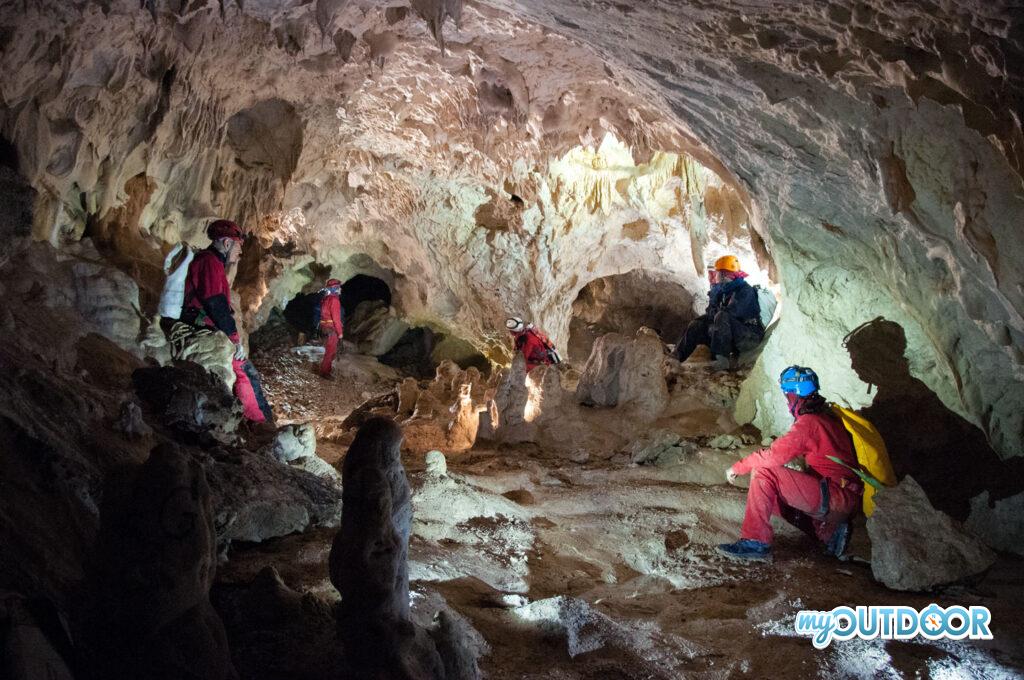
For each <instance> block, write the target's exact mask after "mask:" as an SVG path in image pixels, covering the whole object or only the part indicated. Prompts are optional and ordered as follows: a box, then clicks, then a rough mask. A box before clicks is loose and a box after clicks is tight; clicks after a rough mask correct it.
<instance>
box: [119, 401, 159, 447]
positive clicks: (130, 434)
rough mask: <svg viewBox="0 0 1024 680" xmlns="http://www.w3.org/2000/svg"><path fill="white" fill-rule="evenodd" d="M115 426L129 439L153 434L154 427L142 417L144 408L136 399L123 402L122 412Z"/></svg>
mask: <svg viewBox="0 0 1024 680" xmlns="http://www.w3.org/2000/svg"><path fill="white" fill-rule="evenodd" d="M114 427H115V428H116V429H117V431H118V432H120V433H121V434H123V435H124V436H125V437H126V438H128V439H141V438H143V437H148V436H149V435H151V434H153V428H151V427H150V426H149V425H147V424H146V421H145V420H143V418H142V408H140V407H139V404H138V403H137V402H136V401H134V400H128V401H124V402H122V403H121V412H120V414H119V415H118V417H117V421H116V422H115V423H114Z"/></svg>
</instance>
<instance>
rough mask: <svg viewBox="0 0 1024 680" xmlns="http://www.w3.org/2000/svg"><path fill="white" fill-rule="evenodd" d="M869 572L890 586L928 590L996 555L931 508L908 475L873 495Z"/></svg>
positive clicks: (958, 577)
mask: <svg viewBox="0 0 1024 680" xmlns="http://www.w3.org/2000/svg"><path fill="white" fill-rule="evenodd" d="M867 528H868V536H870V538H871V573H872V574H873V575H874V577H875V579H876V580H878V581H880V582H881V583H883V584H885V585H886V586H887V587H889V588H892V589H893V590H928V589H930V588H934V587H935V586H941V585H945V584H947V583H954V582H956V581H960V580H962V579H966V578H969V577H971V576H976V575H978V574H980V573H981V572H983V571H985V570H986V569H988V568H989V567H990V566H992V564H993V563H994V562H995V560H996V555H995V553H993V552H992V551H991V550H989V549H988V548H987V547H986V546H985V544H984V543H982V542H981V540H979V539H978V538H976V537H975V536H974V535H973V534H971V533H969V532H967V531H965V530H964V528H963V526H961V525H960V523H959V522H956V521H954V520H953V519H951V518H950V517H949V515H946V514H945V513H942V512H940V511H938V510H936V509H935V508H934V507H932V504H931V503H930V502H929V501H928V497H927V496H925V493H924V490H922V489H921V487H920V486H919V485H918V484H917V482H915V481H914V479H913V477H905V478H904V479H903V481H902V482H900V483H899V485H898V486H895V487H887V488H885V489H882V490H880V491H878V492H877V493H876V494H875V512H874V513H873V514H872V515H871V517H869V518H868V523H867Z"/></svg>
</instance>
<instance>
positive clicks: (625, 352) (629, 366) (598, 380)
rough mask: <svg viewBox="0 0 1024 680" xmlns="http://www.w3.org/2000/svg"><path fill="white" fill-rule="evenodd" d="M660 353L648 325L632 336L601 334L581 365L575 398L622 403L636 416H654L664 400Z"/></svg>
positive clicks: (591, 402) (591, 403)
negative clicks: (581, 372) (587, 357)
mask: <svg viewBox="0 0 1024 680" xmlns="http://www.w3.org/2000/svg"><path fill="white" fill-rule="evenodd" d="M664 357H665V350H664V347H663V345H662V343H661V340H660V339H659V338H658V336H657V334H655V333H654V331H652V330H650V329H649V328H641V329H640V330H639V331H637V333H636V335H635V336H634V337H633V338H626V337H625V336H623V335H620V334H618V333H609V334H608V335H603V336H601V337H600V338H598V340H597V342H595V343H594V349H593V351H592V352H591V354H590V358H589V359H588V360H587V363H586V365H585V366H584V367H583V374H582V375H581V376H580V381H579V384H578V385H577V387H576V400H577V401H578V402H579V403H580V404H584V405H587V406H621V407H626V408H628V409H630V410H631V411H633V412H634V413H635V414H636V415H637V416H638V417H641V418H644V419H645V420H654V419H656V418H657V417H658V416H659V415H660V414H661V412H662V411H664V410H665V406H666V405H667V404H668V387H667V385H666V383H665V378H664V375H663V373H662V364H663V363H664Z"/></svg>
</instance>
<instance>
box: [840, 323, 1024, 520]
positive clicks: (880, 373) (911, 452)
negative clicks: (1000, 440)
mask: <svg viewBox="0 0 1024 680" xmlns="http://www.w3.org/2000/svg"><path fill="white" fill-rule="evenodd" d="M844 344H845V346H846V349H847V351H849V353H850V360H851V363H852V365H853V370H854V371H855V372H856V373H857V375H858V376H859V377H860V379H861V380H863V381H864V382H866V383H869V384H871V385H874V386H875V388H876V393H875V399H874V401H873V402H872V404H871V406H869V407H867V408H865V409H863V411H862V413H863V414H864V416H865V417H866V418H867V419H868V420H870V421H871V422H872V423H873V424H874V425H875V427H877V428H878V431H879V432H880V433H881V434H882V437H883V438H884V439H885V443H886V447H887V448H888V449H889V456H890V458H891V459H892V464H893V467H894V468H895V471H896V475H897V477H899V478H901V479H902V478H903V477H904V476H905V475H908V474H909V475H910V476H912V477H913V478H914V479H915V480H917V481H918V483H920V485H921V487H922V488H923V489H924V490H925V492H926V493H927V494H928V498H929V500H931V502H932V504H933V505H935V507H937V508H939V509H940V510H942V511H944V512H946V513H949V514H950V515H952V516H953V517H955V518H956V519H959V520H963V519H965V518H966V517H967V514H968V512H969V510H970V499H971V498H973V497H974V496H977V495H978V494H980V493H981V492H982V491H985V490H988V491H989V492H990V498H991V499H993V500H995V499H999V498H1005V497H1006V496H1011V495H1013V494H1015V493H1017V492H1019V491H1021V490H1022V489H1024V459H1011V460H1009V461H1004V460H1001V459H1000V458H999V455H998V454H997V453H996V452H995V451H994V450H993V449H992V447H991V446H990V445H989V442H988V439H987V438H986V436H985V434H984V433H983V432H982V431H981V429H979V428H978V427H977V426H976V425H974V424H973V423H971V422H969V421H968V420H966V419H965V418H963V417H962V416H960V415H959V414H957V413H954V412H953V411H951V410H950V409H948V408H947V407H946V405H945V404H943V403H942V400H941V399H939V397H938V396H937V395H936V394H935V393H934V392H932V391H931V390H930V389H928V386H927V385H925V384H924V383H923V382H921V381H920V380H918V379H917V378H915V377H914V376H913V375H911V373H910V363H909V362H908V361H907V358H906V354H905V352H906V349H907V338H906V334H905V333H904V331H903V328H902V327H901V326H900V325H899V324H898V323H896V322H894V321H889V320H887V319H884V318H882V317H878V318H876V319H874V320H872V321H869V322H868V323H865V324H863V325H862V326H860V327H859V328H857V329H855V330H854V331H852V332H851V333H850V335H848V336H847V338H846V340H845V342H844Z"/></svg>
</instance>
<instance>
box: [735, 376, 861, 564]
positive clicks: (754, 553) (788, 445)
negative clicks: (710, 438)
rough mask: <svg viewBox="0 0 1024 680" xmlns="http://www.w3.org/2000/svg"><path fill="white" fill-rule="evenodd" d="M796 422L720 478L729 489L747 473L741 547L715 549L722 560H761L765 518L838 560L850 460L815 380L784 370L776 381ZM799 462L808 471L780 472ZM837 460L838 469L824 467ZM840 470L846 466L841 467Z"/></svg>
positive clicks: (848, 511) (851, 476) (852, 502)
mask: <svg viewBox="0 0 1024 680" xmlns="http://www.w3.org/2000/svg"><path fill="white" fill-rule="evenodd" d="M779 384H780V385H781V387H782V393H783V394H784V395H785V396H786V401H787V402H788V404H789V412H790V413H791V414H792V416H793V418H794V420H795V421H796V422H794V423H793V427H791V428H790V430H789V432H787V433H786V434H785V435H783V436H782V437H780V438H778V439H776V440H775V441H774V442H773V443H772V445H771V447H769V448H768V449H764V450H762V451H756V452H754V453H752V454H750V455H749V456H747V457H746V458H744V459H743V460H741V461H739V462H737V463H735V464H734V465H733V466H732V467H730V468H729V469H728V470H727V471H726V478H727V479H728V480H729V482H730V483H731V482H733V481H734V480H735V479H736V477H738V476H740V475H745V474H750V475H751V479H750V489H749V491H748V492H747V509H746V514H745V515H744V517H743V527H742V529H741V530H740V540H738V541H736V542H735V543H727V544H724V545H720V546H718V551H719V552H721V553H722V554H724V555H726V556H728V557H733V558H739V559H746V560H767V559H770V558H771V554H772V526H771V521H770V520H771V517H772V515H779V516H780V517H782V518H783V519H785V520H786V521H788V522H789V523H790V524H793V525H794V526H796V527H797V528H798V529H800V530H802V531H803V532H804V533H806V534H808V535H810V536H812V537H813V538H816V539H817V540H819V541H821V542H822V543H824V544H825V548H826V551H827V552H828V553H829V554H831V555H834V556H836V557H841V556H842V555H843V553H844V552H845V550H846V545H847V543H848V542H849V538H850V524H849V519H850V516H851V515H852V514H853V513H854V512H855V511H856V510H857V508H859V507H860V504H861V496H862V494H863V493H864V485H863V483H862V482H861V481H860V480H859V479H858V478H857V477H856V476H855V473H854V472H853V470H855V469H857V467H858V464H857V454H856V452H855V450H854V447H853V441H852V440H851V439H850V435H849V434H848V433H847V431H846V428H845V427H844V426H843V423H842V421H841V420H840V419H839V417H838V416H837V415H836V414H835V413H834V412H833V411H832V409H831V408H829V405H828V403H827V402H826V401H825V399H824V398H823V397H822V396H821V395H820V394H819V393H818V389H819V387H818V376H817V375H816V374H815V373H814V371H812V370H811V369H809V368H804V367H802V366H790V367H789V368H787V369H786V370H785V371H783V372H782V375H781V377H780V378H779ZM797 456H804V458H805V460H806V462H807V466H808V469H809V471H808V472H797V471H796V470H790V469H789V468H787V467H783V465H784V464H785V463H788V462H789V461H791V460H793V459H794V458H796V457H797ZM830 457H834V458H837V459H838V460H840V461H842V464H841V463H838V462H835V461H833V460H830ZM844 465H845V466H844Z"/></svg>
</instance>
